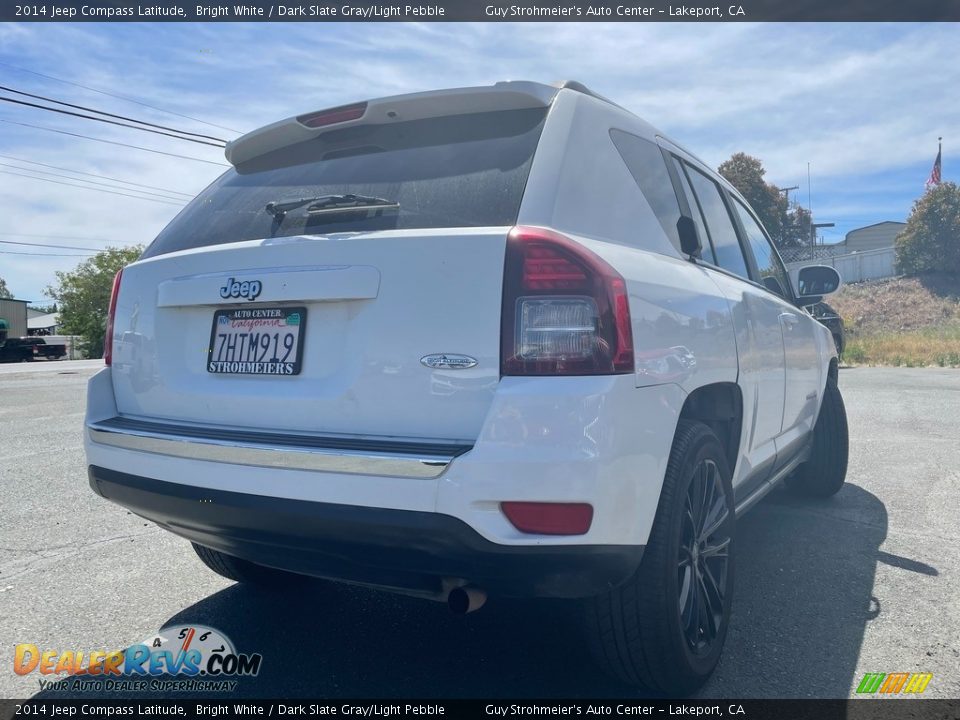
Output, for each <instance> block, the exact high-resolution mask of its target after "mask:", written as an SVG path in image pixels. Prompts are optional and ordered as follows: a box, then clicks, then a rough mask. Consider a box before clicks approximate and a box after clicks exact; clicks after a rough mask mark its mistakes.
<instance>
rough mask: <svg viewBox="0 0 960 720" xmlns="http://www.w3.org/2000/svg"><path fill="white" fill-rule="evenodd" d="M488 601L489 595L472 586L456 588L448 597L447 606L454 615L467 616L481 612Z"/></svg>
mask: <svg viewBox="0 0 960 720" xmlns="http://www.w3.org/2000/svg"><path fill="white" fill-rule="evenodd" d="M486 601H487V593H485V592H484V591H483V590H481V589H480V588H478V587H473V586H472V585H463V586H461V587H455V588H453V590H451V591H450V593H449V594H448V595H447V606H448V607H449V608H450V611H451V612H452V613H453V614H454V615H466V614H467V613H470V612H473V611H474V610H479V609H480V608H482V607H483V604H484V603H485V602H486Z"/></svg>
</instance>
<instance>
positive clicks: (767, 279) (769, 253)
mask: <svg viewBox="0 0 960 720" xmlns="http://www.w3.org/2000/svg"><path fill="white" fill-rule="evenodd" d="M733 206H734V207H735V208H736V210H737V214H738V215H739V216H740V222H741V223H743V229H744V231H745V232H746V235H747V242H748V243H750V249H751V250H753V257H754V258H756V260H757V268H758V269H759V270H760V282H762V283H763V285H764V286H765V287H766V288H767V289H768V290H770V291H772V292H775V293H777V295H780V296H781V297H784V298H787V299H789V298H790V294H789V290H788V288H789V287H790V279H789V277H788V276H787V272H786V270H785V269H784V267H783V264H782V263H781V262H780V257H779V256H778V255H777V253H776V251H775V250H774V249H773V245H772V244H771V243H770V240H769V239H767V236H766V233H764V232H763V228H761V227H760V224H759V223H758V222H757V221H756V220H754V218H753V215H751V214H750V211H749V210H747V208H746V207H744V205H743V203H741V202H740V201H739V200H736V199H735V200H734V201H733Z"/></svg>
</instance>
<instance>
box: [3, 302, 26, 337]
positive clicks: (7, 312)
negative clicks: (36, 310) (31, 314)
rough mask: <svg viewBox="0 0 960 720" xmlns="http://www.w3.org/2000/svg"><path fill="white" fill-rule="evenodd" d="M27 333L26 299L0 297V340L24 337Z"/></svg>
mask: <svg viewBox="0 0 960 720" xmlns="http://www.w3.org/2000/svg"><path fill="white" fill-rule="evenodd" d="M26 334H27V301H26V300H12V299H9V298H0V340H6V339H7V338H8V337H25V336H26Z"/></svg>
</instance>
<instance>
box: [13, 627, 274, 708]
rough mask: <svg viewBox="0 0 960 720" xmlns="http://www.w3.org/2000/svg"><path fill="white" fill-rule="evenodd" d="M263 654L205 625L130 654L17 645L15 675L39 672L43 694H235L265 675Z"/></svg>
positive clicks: (174, 632)
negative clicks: (240, 648)
mask: <svg viewBox="0 0 960 720" xmlns="http://www.w3.org/2000/svg"><path fill="white" fill-rule="evenodd" d="M262 663H263V656H262V655H260V653H238V652H237V651H236V649H235V648H234V645H233V643H232V642H231V641H230V639H229V638H228V637H227V636H226V635H224V634H223V633H221V632H220V631H219V630H216V629H214V628H211V627H207V626H205V625H171V626H169V627H166V628H163V629H162V630H161V631H160V632H159V633H157V634H156V635H155V636H153V637H152V638H148V639H147V640H144V641H143V642H142V643H138V644H136V645H131V646H130V647H128V648H127V649H126V650H114V651H105V650H65V651H62V652H61V651H59V650H50V649H45V650H42V649H40V648H39V647H37V646H36V645H33V644H30V643H21V644H19V645H17V646H16V648H15V650H14V658H13V671H14V672H15V673H16V674H17V675H32V674H36V675H37V679H38V681H39V683H40V688H41V690H69V691H71V692H75V691H132V692H144V691H147V690H161V691H165V692H170V691H172V692H177V691H186V692H197V691H206V692H232V691H233V690H235V689H236V686H237V678H242V677H254V676H256V675H257V674H258V673H259V672H260V666H261V664H262Z"/></svg>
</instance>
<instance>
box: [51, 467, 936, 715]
mask: <svg viewBox="0 0 960 720" xmlns="http://www.w3.org/2000/svg"><path fill="white" fill-rule="evenodd" d="M886 531H887V517H886V510H885V508H884V506H883V504H882V503H881V502H880V500H878V499H877V498H876V497H875V496H874V495H872V494H870V493H868V492H867V491H865V490H863V489H861V488H859V487H856V486H852V485H847V486H846V487H845V488H844V489H843V490H842V491H841V493H840V494H839V495H837V496H836V497H835V498H833V499H832V500H829V501H826V502H813V501H806V500H800V499H797V498H795V497H793V496H791V495H789V494H787V493H786V492H784V491H777V492H774V493H773V494H772V495H771V496H770V497H769V498H767V499H766V500H765V501H764V502H762V503H761V504H760V505H759V506H758V507H756V508H755V509H754V510H753V511H752V512H751V513H749V514H748V515H747V516H745V517H744V518H743V519H742V520H741V521H740V522H739V524H738V531H737V532H738V537H737V544H738V547H737V553H736V560H737V570H736V572H737V579H736V583H737V589H736V597H735V600H734V610H733V613H734V617H733V621H732V625H731V628H730V634H729V637H728V640H727V646H726V650H725V652H724V656H723V659H722V661H721V664H720V667H719V668H718V671H717V673H716V675H715V676H714V677H713V678H712V679H711V681H710V682H709V683H708V685H707V686H706V687H705V688H704V690H703V691H702V692H701V694H700V696H701V697H704V698H706V697H725V698H754V697H847V696H848V695H849V693H850V691H851V685H853V683H854V679H853V674H854V672H855V670H856V664H857V658H858V656H859V651H860V646H861V643H862V640H863V635H864V631H865V628H866V624H867V623H868V622H870V620H872V619H873V618H875V617H877V616H878V615H879V614H880V613H882V612H883V608H881V607H880V606H879V604H878V602H877V600H876V599H875V597H873V594H872V593H873V582H874V574H875V568H876V563H877V562H878V560H881V561H883V562H887V563H893V564H897V565H898V567H903V568H906V569H908V570H915V571H917V572H921V573H926V574H929V573H931V572H932V573H936V572H937V571H936V569H934V568H930V567H929V566H927V565H923V564H922V563H917V562H915V561H911V560H909V559H906V558H896V557H895V556H891V555H888V554H886V553H880V552H879V546H880V545H881V543H882V542H883V541H884V538H885V537H886ZM189 551H190V550H189V547H188V546H187V545H186V544H185V545H184V552H189ZM181 624H182V625H189V624H202V625H209V626H212V627H214V628H217V629H219V630H220V631H222V632H223V633H225V634H226V635H227V636H228V637H229V638H230V639H231V640H232V641H233V643H234V645H235V647H236V648H237V650H238V651H239V652H242V653H252V652H259V653H262V655H263V665H262V669H261V672H260V674H259V676H258V677H256V678H248V679H243V680H241V681H240V684H239V687H238V688H237V694H236V695H232V696H231V697H237V696H246V697H272V698H283V697H328V698H333V697H373V698H430V697H437V698H441V697H446V698H455V697H466V698H470V697H483V698H486V697H490V698H495V697H592V698H600V697H608V698H610V697H622V698H626V697H638V696H640V695H639V694H638V693H637V692H636V691H634V690H632V689H630V688H625V687H623V686H622V685H620V684H618V683H617V682H615V681H612V680H609V679H608V678H606V676H604V675H602V674H601V673H600V672H599V671H597V670H595V669H594V668H593V667H592V665H591V662H590V659H589V657H588V656H587V654H586V651H585V649H584V644H583V641H582V638H581V636H580V634H579V630H578V625H577V623H576V607H575V605H573V604H572V603H564V602H535V601H508V600H496V599H492V600H490V601H488V603H487V605H486V606H485V607H484V608H483V609H482V610H480V611H479V612H477V613H474V614H471V615H468V616H466V617H456V616H453V615H451V614H450V612H449V611H448V610H447V608H446V606H445V605H441V604H439V603H432V602H429V601H423V600H417V599H413V598H406V597H401V596H395V595H390V594H386V593H380V592H376V591H373V590H366V589H363V588H358V587H349V586H341V585H337V584H333V583H325V582H322V581H311V582H309V583H308V584H306V585H305V587H304V588H303V589H302V590H300V591H298V593H297V594H295V595H292V596H291V595H284V594H281V593H275V592H265V591H258V590H255V589H252V588H249V587H245V586H240V585H234V586H231V587H229V588H226V589H224V590H222V591H220V592H217V593H215V594H213V595H211V596H209V597H207V598H205V599H204V600H202V601H200V602H198V603H196V604H195V605H192V606H191V607H188V608H185V609H184V610H182V611H181V612H179V613H177V614H176V615H174V616H173V617H171V618H158V619H157V626H158V627H160V626H167V625H181ZM98 695H99V694H98ZM67 696H68V695H66V694H64V693H53V692H44V693H40V694H38V695H37V696H36V697H38V698H39V697H59V698H64V697H67ZM92 696H93V695H92V694H88V693H84V694H83V695H82V696H81V697H92ZM103 696H119V697H122V696H123V695H117V694H112V693H103ZM176 697H181V698H186V697H188V695H186V694H182V695H181V694H178V695H177V696H176ZM225 699H227V698H225Z"/></svg>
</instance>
